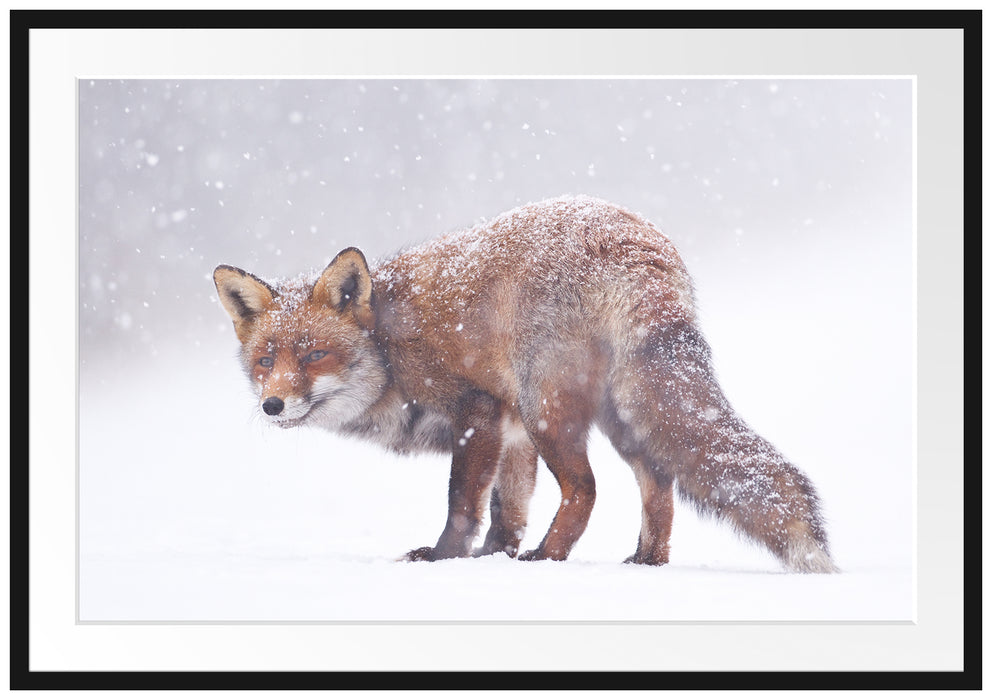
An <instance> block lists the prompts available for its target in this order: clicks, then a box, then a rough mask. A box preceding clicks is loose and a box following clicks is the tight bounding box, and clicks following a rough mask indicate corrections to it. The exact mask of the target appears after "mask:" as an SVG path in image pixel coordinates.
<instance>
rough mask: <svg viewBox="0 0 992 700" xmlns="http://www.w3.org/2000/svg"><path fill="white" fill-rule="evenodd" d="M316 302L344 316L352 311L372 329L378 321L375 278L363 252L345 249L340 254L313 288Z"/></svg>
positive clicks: (364, 324)
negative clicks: (376, 316)
mask: <svg viewBox="0 0 992 700" xmlns="http://www.w3.org/2000/svg"><path fill="white" fill-rule="evenodd" d="M313 300H314V301H316V302H318V303H320V304H324V305H325V306H329V307H331V308H332V309H336V310H337V311H338V312H342V313H343V312H344V311H345V310H346V309H350V310H351V312H352V313H353V314H354V315H355V318H356V319H357V320H358V322H359V323H360V324H361V325H362V326H363V327H365V328H367V329H370V330H371V328H372V326H373V323H374V318H375V317H374V314H373V313H372V276H371V274H369V266H368V263H367V262H365V256H364V255H362V251H360V250H359V249H358V248H345V249H344V250H342V251H341V252H340V253H338V254H337V255H336V256H335V257H334V260H332V261H331V264H330V265H328V266H327V267H326V268H324V271H323V272H322V273H321V274H320V278H319V279H318V280H317V282H316V283H315V284H314V285H313Z"/></svg>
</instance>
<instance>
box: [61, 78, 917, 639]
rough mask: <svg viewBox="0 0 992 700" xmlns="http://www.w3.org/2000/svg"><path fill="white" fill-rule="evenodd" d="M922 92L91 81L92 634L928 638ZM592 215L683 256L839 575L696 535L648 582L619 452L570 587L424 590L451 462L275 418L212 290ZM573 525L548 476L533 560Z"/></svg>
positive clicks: (550, 576) (487, 570) (691, 528)
mask: <svg viewBox="0 0 992 700" xmlns="http://www.w3.org/2000/svg"><path fill="white" fill-rule="evenodd" d="M910 88H911V85H910V83H909V82H908V81H905V80H903V81H899V80H822V81H821V80H740V81H737V80H669V81H666V80H658V81H653V80H641V81H624V80H614V81H444V80H435V81H418V80H407V81H390V80H381V81H376V80H367V81H323V82H322V81H174V80H170V81H153V80H150V81H141V80H133V81H115V80H99V81H97V80H92V81H82V82H81V83H80V90H79V99H80V103H79V138H80V153H79V164H80V169H79V172H80V190H79V207H80V209H79V231H80V242H79V267H80V274H79V284H80V306H79V343H80V345H79V359H80V386H79V465H78V489H79V499H78V501H79V503H78V506H79V511H78V525H79V552H78V579H79V580H78V585H79V616H80V619H81V620H82V621H84V622H118V621H165V622H172V621H292V622H302V621H307V622H310V621H400V622H402V621H620V622H629V621H683V620H688V621H696V620H705V621H713V620H719V621H742V620H744V621H754V620H757V621H765V620H771V621H905V620H911V619H913V617H914V615H915V608H914V583H913V582H914V561H913V553H914V551H915V546H914V512H913V508H914V454H913V445H914V434H913V424H912V420H913V415H914V406H913V377H914V375H915V367H914V356H913V347H914V345H913V344H914V338H915V336H914V332H915V331H914V327H913V306H912V299H913V293H914V289H913V257H912V256H913V240H912V188H911V184H912V180H911V164H912V140H911V135H912V113H911V105H912V100H911V96H912V95H911V89H910ZM576 115H581V118H578V117H577V116H576ZM578 193H586V194H590V195H593V196H597V197H601V198H604V199H609V200H612V201H615V202H617V203H619V204H621V205H623V206H626V207H628V208H630V209H632V210H634V211H637V212H640V213H642V214H644V215H645V216H646V217H647V218H649V219H651V220H652V221H654V222H655V223H657V224H658V225H659V226H660V227H661V228H662V229H663V230H665V231H666V232H667V233H668V234H669V236H670V237H671V238H672V240H673V241H674V242H675V244H676V246H677V247H678V248H679V250H680V251H681V254H682V256H683V258H684V259H685V262H686V265H687V267H688V269H689V272H690V274H691V275H692V276H693V277H694V280H695V283H696V288H697V297H698V301H699V308H700V319H701V327H702V330H703V332H704V334H705V335H706V337H707V339H708V340H709V342H710V344H711V346H712V347H713V351H714V362H715V367H716V371H717V374H718V377H719V378H720V381H721V383H722V385H723V387H724V390H725V392H726V394H727V395H728V397H729V399H730V400H731V402H732V403H733V404H734V406H735V407H736V409H737V410H738V411H739V413H740V414H741V416H742V417H743V418H744V419H745V420H746V421H748V422H749V423H750V424H751V425H752V426H753V427H754V428H755V429H756V430H757V431H758V432H759V433H761V434H762V435H764V436H765V437H767V438H768V439H769V440H770V441H771V442H772V443H773V444H775V445H776V446H777V447H778V448H779V449H780V450H781V451H782V452H783V453H784V454H785V455H786V456H787V457H788V458H790V459H791V460H792V461H793V462H794V463H795V464H796V465H797V466H799V467H800V468H801V469H802V470H804V471H805V472H806V473H807V474H808V475H809V476H810V478H811V480H812V481H813V483H814V484H815V485H816V487H817V489H818V491H819V492H820V495H821V497H822V501H823V506H824V512H825V515H826V517H827V520H828V533H829V535H830V538H831V548H832V552H833V555H834V558H835V560H836V562H837V564H838V565H839V566H840V567H841V568H842V570H843V573H841V574H839V575H835V576H799V575H788V574H785V573H783V572H782V571H781V569H780V567H779V565H778V563H777V562H776V561H775V560H774V559H772V557H771V556H770V555H768V554H767V553H765V552H763V551H761V550H758V549H756V548H755V547H753V546H752V545H750V544H749V543H747V542H743V541H741V540H739V539H738V538H737V537H736V536H735V535H734V534H732V533H731V532H730V531H729V530H728V529H727V528H725V527H722V526H720V525H719V524H717V523H714V522H712V521H708V520H701V519H700V518H699V517H698V516H697V515H696V514H695V513H694V512H692V511H690V510H688V509H685V508H681V507H680V508H679V510H677V512H676V515H675V523H674V530H673V537H672V555H671V563H670V565H668V566H665V567H661V568H648V567H638V566H631V565H624V564H622V563H621V562H622V561H623V559H624V558H625V557H627V556H628V555H630V554H631V553H632V552H633V551H634V548H635V546H636V542H637V533H638V528H639V519H640V512H639V511H640V503H639V498H638V492H637V488H636V485H635V482H634V478H633V474H632V472H631V471H630V469H629V468H628V467H627V466H626V465H625V464H624V463H623V462H622V461H621V460H620V459H619V458H618V457H617V456H616V455H615V454H614V453H613V451H612V449H611V448H610V447H609V446H608V444H607V443H606V442H605V440H603V439H602V438H601V437H600V436H598V435H594V436H593V438H592V440H591V461H592V464H593V469H594V471H595V474H596V480H597V487H598V496H597V502H596V506H595V509H594V511H593V514H592V519H591V521H590V523H589V527H588V529H587V531H586V532H585V534H584V535H583V537H582V538H581V539H580V540H579V542H578V544H577V545H576V547H575V549H574V550H573V552H572V555H571V557H570V558H569V560H568V561H566V562H533V563H529V562H518V561H514V560H510V559H508V558H506V557H503V556H496V557H489V558H484V559H466V560H458V561H443V562H436V563H403V562H398V561H396V558H397V557H399V556H401V555H402V554H404V553H405V552H407V551H408V550H410V549H413V548H415V547H420V546H424V545H433V544H434V542H435V541H436V539H437V537H438V535H439V533H440V531H441V528H442V526H443V524H444V520H445V510H446V489H447V479H448V464H447V462H446V460H444V459H442V458H429V459H424V458H405V457H404V458H398V457H395V456H392V455H389V454H387V453H385V452H383V451H381V450H380V449H379V448H376V447H374V446H370V445H365V444H362V443H358V442H355V441H349V440H346V439H343V438H338V437H336V436H333V435H330V434H327V433H322V432H318V431H315V430H309V431H308V430H306V429H299V430H290V431H279V430H276V429H272V428H266V427H265V426H263V425H262V424H261V422H260V421H259V420H258V418H257V416H255V415H254V410H255V409H254V400H253V398H252V396H251V394H250V392H249V388H248V386H247V381H246V380H245V378H244V377H243V375H242V373H241V370H240V368H239V367H238V364H237V362H236V360H235V352H236V341H235V338H234V334H233V332H232V330H231V325H230V321H229V319H228V318H227V316H226V315H225V314H224V312H223V310H222V309H221V308H220V306H219V304H218V303H217V300H216V298H215V293H214V289H213V284H212V282H211V279H210V275H211V272H212V270H213V268H214V266H216V265H217V264H219V263H226V264H232V265H237V266H239V267H243V268H245V269H248V270H250V271H252V272H254V273H256V274H258V275H260V276H262V277H280V276H289V275H294V274H296V273H298V272H301V271H303V270H305V269H309V268H313V267H322V266H323V265H324V264H326V262H327V261H328V260H330V258H331V257H333V255H334V254H335V253H337V252H338V250H340V249H342V248H344V247H346V246H348V245H360V246H361V247H362V248H363V250H365V252H366V254H367V255H368V256H369V257H370V258H371V259H375V258H378V257H381V256H384V255H388V254H390V253H392V252H395V251H396V250H397V249H399V248H401V247H403V246H407V245H411V244H414V243H416V242H418V241H423V240H426V239H428V238H430V237H432V236H434V235H437V234H439V233H442V232H444V231H448V230H452V229H455V228H460V227H467V226H471V225H473V224H475V223H477V222H478V221H479V220H481V219H482V218H484V217H492V216H495V215H496V214H498V213H500V212H501V211H504V210H507V209H510V208H512V207H514V206H517V205H520V204H524V203H526V202H529V201H535V200H538V199H542V198H546V197H552V196H558V195H562V194H578ZM558 499H559V494H558V492H557V487H556V485H555V483H554V480H553V478H552V477H551V475H550V472H548V471H547V469H546V468H545V467H544V466H543V465H541V466H540V467H539V474H538V486H537V492H536V494H535V496H534V499H533V502H532V505H531V511H530V523H529V528H528V532H527V536H526V538H525V541H524V543H523V546H524V548H525V549H526V548H532V547H534V546H536V544H537V543H538V542H539V541H540V539H541V537H542V536H543V534H544V532H545V530H546V529H547V527H548V525H549V523H550V521H551V518H552V516H553V514H554V512H555V510H556V508H557V504H558ZM484 527H485V526H484Z"/></svg>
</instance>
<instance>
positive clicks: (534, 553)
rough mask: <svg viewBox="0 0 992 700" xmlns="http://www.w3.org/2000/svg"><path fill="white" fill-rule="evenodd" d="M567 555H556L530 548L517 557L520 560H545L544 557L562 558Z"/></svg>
mask: <svg viewBox="0 0 992 700" xmlns="http://www.w3.org/2000/svg"><path fill="white" fill-rule="evenodd" d="M564 558H565V557H554V556H552V555H550V554H548V553H547V552H545V551H542V550H540V549H530V550H528V551H526V552H524V553H523V554H521V555H520V556H518V557H517V559H519V560H520V561H543V560H544V559H557V560H561V559H564Z"/></svg>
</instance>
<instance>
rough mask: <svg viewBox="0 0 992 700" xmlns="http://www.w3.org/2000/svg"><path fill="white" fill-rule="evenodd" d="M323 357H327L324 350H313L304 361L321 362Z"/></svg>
mask: <svg viewBox="0 0 992 700" xmlns="http://www.w3.org/2000/svg"><path fill="white" fill-rule="evenodd" d="M325 357H327V351H326V350H314V351H313V352H311V353H310V354H309V355H307V356H306V361H307V362H316V361H317V360H322V359H323V358H325Z"/></svg>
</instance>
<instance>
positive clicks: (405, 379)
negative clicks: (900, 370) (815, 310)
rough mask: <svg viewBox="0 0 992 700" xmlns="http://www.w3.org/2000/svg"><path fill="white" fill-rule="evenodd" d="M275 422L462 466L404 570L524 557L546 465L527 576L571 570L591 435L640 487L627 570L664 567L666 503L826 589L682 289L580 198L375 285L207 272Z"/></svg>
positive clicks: (590, 486) (389, 272) (353, 269)
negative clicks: (486, 520) (548, 518)
mask: <svg viewBox="0 0 992 700" xmlns="http://www.w3.org/2000/svg"><path fill="white" fill-rule="evenodd" d="M214 280H215V283H216V286H217V291H218V293H219V298H220V301H221V304H222V305H223V306H224V308H225V309H226V311H227V312H228V313H229V314H230V316H231V318H232V319H233V321H234V329H235V332H236V334H237V337H238V339H239V340H240V342H241V357H242V360H243V362H244V367H245V370H246V372H247V374H248V377H249V378H250V380H251V381H252V383H253V385H254V386H255V388H256V389H257V392H258V397H259V407H260V409H261V412H262V414H263V415H264V416H265V418H266V419H267V420H268V421H269V422H271V423H272V424H273V425H277V426H281V427H292V426H302V425H309V426H319V427H323V428H326V429H329V430H333V431H336V432H339V433H344V434H348V435H356V436H361V437H364V438H368V439H371V440H374V441H377V442H379V443H381V444H382V445H384V446H385V447H387V448H390V449H392V450H395V451H398V452H402V453H409V452H417V451H434V452H443V453H450V454H451V456H452V463H451V477H450V481H449V493H448V516H447V522H446V524H445V527H444V529H443V531H442V533H441V535H440V537H439V538H438V541H437V543H436V544H435V545H434V546H431V547H421V548H419V549H414V550H413V551H411V552H409V553H408V554H407V555H406V556H405V558H406V559H408V560H436V559H444V558H450V557H464V556H468V555H470V554H472V553H473V552H472V543H473V540H474V539H475V537H476V535H477V534H478V531H479V527H480V522H481V520H482V518H483V516H484V512H485V508H486V507H487V506H488V507H490V509H491V524H490V528H489V530H488V532H487V534H486V537H485V540H484V543H483V544H482V546H481V548H480V549H479V550H477V551H476V552H475V554H491V553H495V552H505V553H507V554H509V555H510V556H511V557H513V556H517V554H518V547H519V544H520V540H521V538H522V536H523V532H524V528H525V527H526V523H527V512H528V505H529V501H530V497H531V495H532V493H533V489H534V482H535V476H536V468H537V458H538V455H540V457H541V458H542V459H543V460H544V462H545V463H546V464H547V466H548V467H549V468H550V470H551V472H552V473H553V474H554V476H555V478H556V480H557V482H558V485H559V487H560V489H561V503H560V506H559V508H558V512H557V513H556V515H555V517H554V520H553V522H552V523H551V527H550V528H549V530H548V532H547V534H546V535H545V536H544V539H543V540H542V541H541V543H540V545H538V547H537V548H536V549H534V550H532V551H529V552H525V553H521V554H520V555H519V558H520V559H529V560H534V559H557V560H561V559H565V558H566V557H567V556H568V554H569V551H570V550H571V549H572V546H573V545H574V544H575V542H576V540H577V539H578V538H579V536H580V535H581V534H582V532H583V530H584V529H585V527H586V524H587V522H588V520H589V515H590V512H591V511H592V508H593V503H594V501H595V498H596V487H595V480H594V477H593V472H592V469H591V468H590V465H589V461H588V458H587V454H586V442H587V436H588V434H589V430H590V428H591V427H592V426H597V427H599V428H600V429H601V430H602V431H603V433H604V434H605V435H606V436H607V437H608V438H609V439H610V441H611V442H612V444H613V446H614V447H615V449H616V450H617V452H618V453H619V454H620V455H621V456H622V457H623V458H624V460H626V461H627V463H628V464H629V465H630V466H631V468H632V469H633V471H634V475H635V477H636V480H637V483H638V486H639V488H640V492H641V501H642V507H641V529H640V535H639V537H638V540H637V548H636V551H635V552H634V554H633V555H631V556H630V557H629V558H628V559H627V561H628V562H634V563H640V564H665V563H667V562H668V559H669V538H670V535H671V528H672V516H673V499H674V494H675V493H678V494H679V495H680V496H681V497H682V498H684V499H686V500H687V501H689V502H690V503H692V504H693V505H694V506H695V507H696V509H697V510H698V511H700V512H701V513H706V514H712V515H714V516H716V517H717V518H718V519H720V520H722V521H725V522H727V523H729V524H730V525H731V526H732V527H733V528H734V529H736V530H737V531H738V532H739V533H741V534H743V535H744V536H746V537H749V538H751V539H753V540H755V541H757V542H759V543H760V544H762V545H764V546H765V547H767V548H768V549H769V550H770V551H771V552H772V553H773V554H774V555H775V556H777V557H778V558H779V560H780V561H781V562H782V564H783V565H784V566H785V568H786V569H788V570H790V571H797V572H833V571H836V567H835V566H834V564H833V562H832V560H831V558H830V555H829V553H828V547H827V536H826V532H825V529H824V524H823V520H822V517H821V514H820V507H819V504H818V498H817V495H816V493H815V491H814V488H813V486H812V484H811V483H810V481H809V479H808V478H807V477H806V476H805V475H804V474H803V473H802V472H801V471H799V470H798V469H796V467H794V466H793V465H792V464H790V463H789V462H788V461H787V460H786V459H785V458H784V457H783V456H782V455H781V454H780V453H779V452H778V451H777V450H776V449H775V448H774V447H773V446H772V445H771V444H769V443H768V442H767V441H766V440H765V439H763V438H762V437H760V436H759V435H757V434H756V433H754V432H753V431H752V430H751V429H750V428H749V427H748V426H747V425H746V424H745V423H744V421H743V420H741V418H740V417H739V416H738V415H737V414H736V413H735V412H734V410H733V408H732V407H731V406H730V404H729V403H728V401H727V399H726V398H725V397H724V394H723V392H722V390H721V389H720V386H719V384H718V383H717V379H716V376H715V374H714V371H713V367H712V364H711V358H710V349H709V346H708V345H707V343H706V341H705V340H704V339H703V336H702V334H701V333H700V331H699V328H698V325H697V319H696V312H695V305H694V300H693V287H692V283H691V280H690V278H689V275H688V273H687V272H686V269H685V266H684V265H683V262H682V260H681V258H680V257H679V254H678V253H677V251H676V250H675V247H674V246H673V245H672V243H671V241H669V239H668V238H667V237H666V236H665V235H664V234H662V233H661V232H660V231H659V230H658V229H656V228H655V227H654V226H653V225H652V224H651V223H649V222H648V221H646V220H644V219H643V218H641V217H640V216H638V215H635V214H633V213H631V212H629V211H626V210H624V209H622V208H620V207H618V206H615V205H612V204H609V203H607V202H604V201H601V200H598V199H593V198H589V197H563V198H559V199H555V200H548V201H544V202H540V203H537V204H532V205H527V206H524V207H520V208H517V209H514V210H512V211H510V212H507V213H505V214H502V215H500V216H498V217H496V218H494V219H492V220H490V221H488V222H487V223H485V224H482V225H479V226H477V227H475V228H472V229H470V230H466V231H461V232H457V233H453V234H449V235H446V236H443V237H441V238H439V239H436V240H434V241H432V242H430V243H428V244H426V245H423V246H421V247H417V248H414V249H412V250H409V251H407V252H404V253H402V254H399V255H397V256H396V257H394V258H392V259H389V260H386V261H384V262H382V263H381V264H378V265H376V266H374V267H372V268H370V267H369V265H368V264H367V262H366V259H365V257H364V256H363V255H362V253H361V252H360V251H359V250H358V249H356V248H348V249H346V250H344V251H342V252H341V253H339V254H338V255H337V257H335V258H334V260H333V261H332V262H331V263H330V264H329V265H328V266H327V267H326V268H325V269H324V270H323V272H322V273H320V274H319V276H317V277H316V279H314V278H299V279H297V280H295V281H289V282H284V283H281V284H269V283H267V282H264V281H262V280H261V279H259V278H257V277H255V276H253V275H251V274H249V273H247V272H245V271H243V270H241V269H239V268H236V267H231V266H226V265H221V266H220V267H218V268H217V269H216V270H215V272H214Z"/></svg>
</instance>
